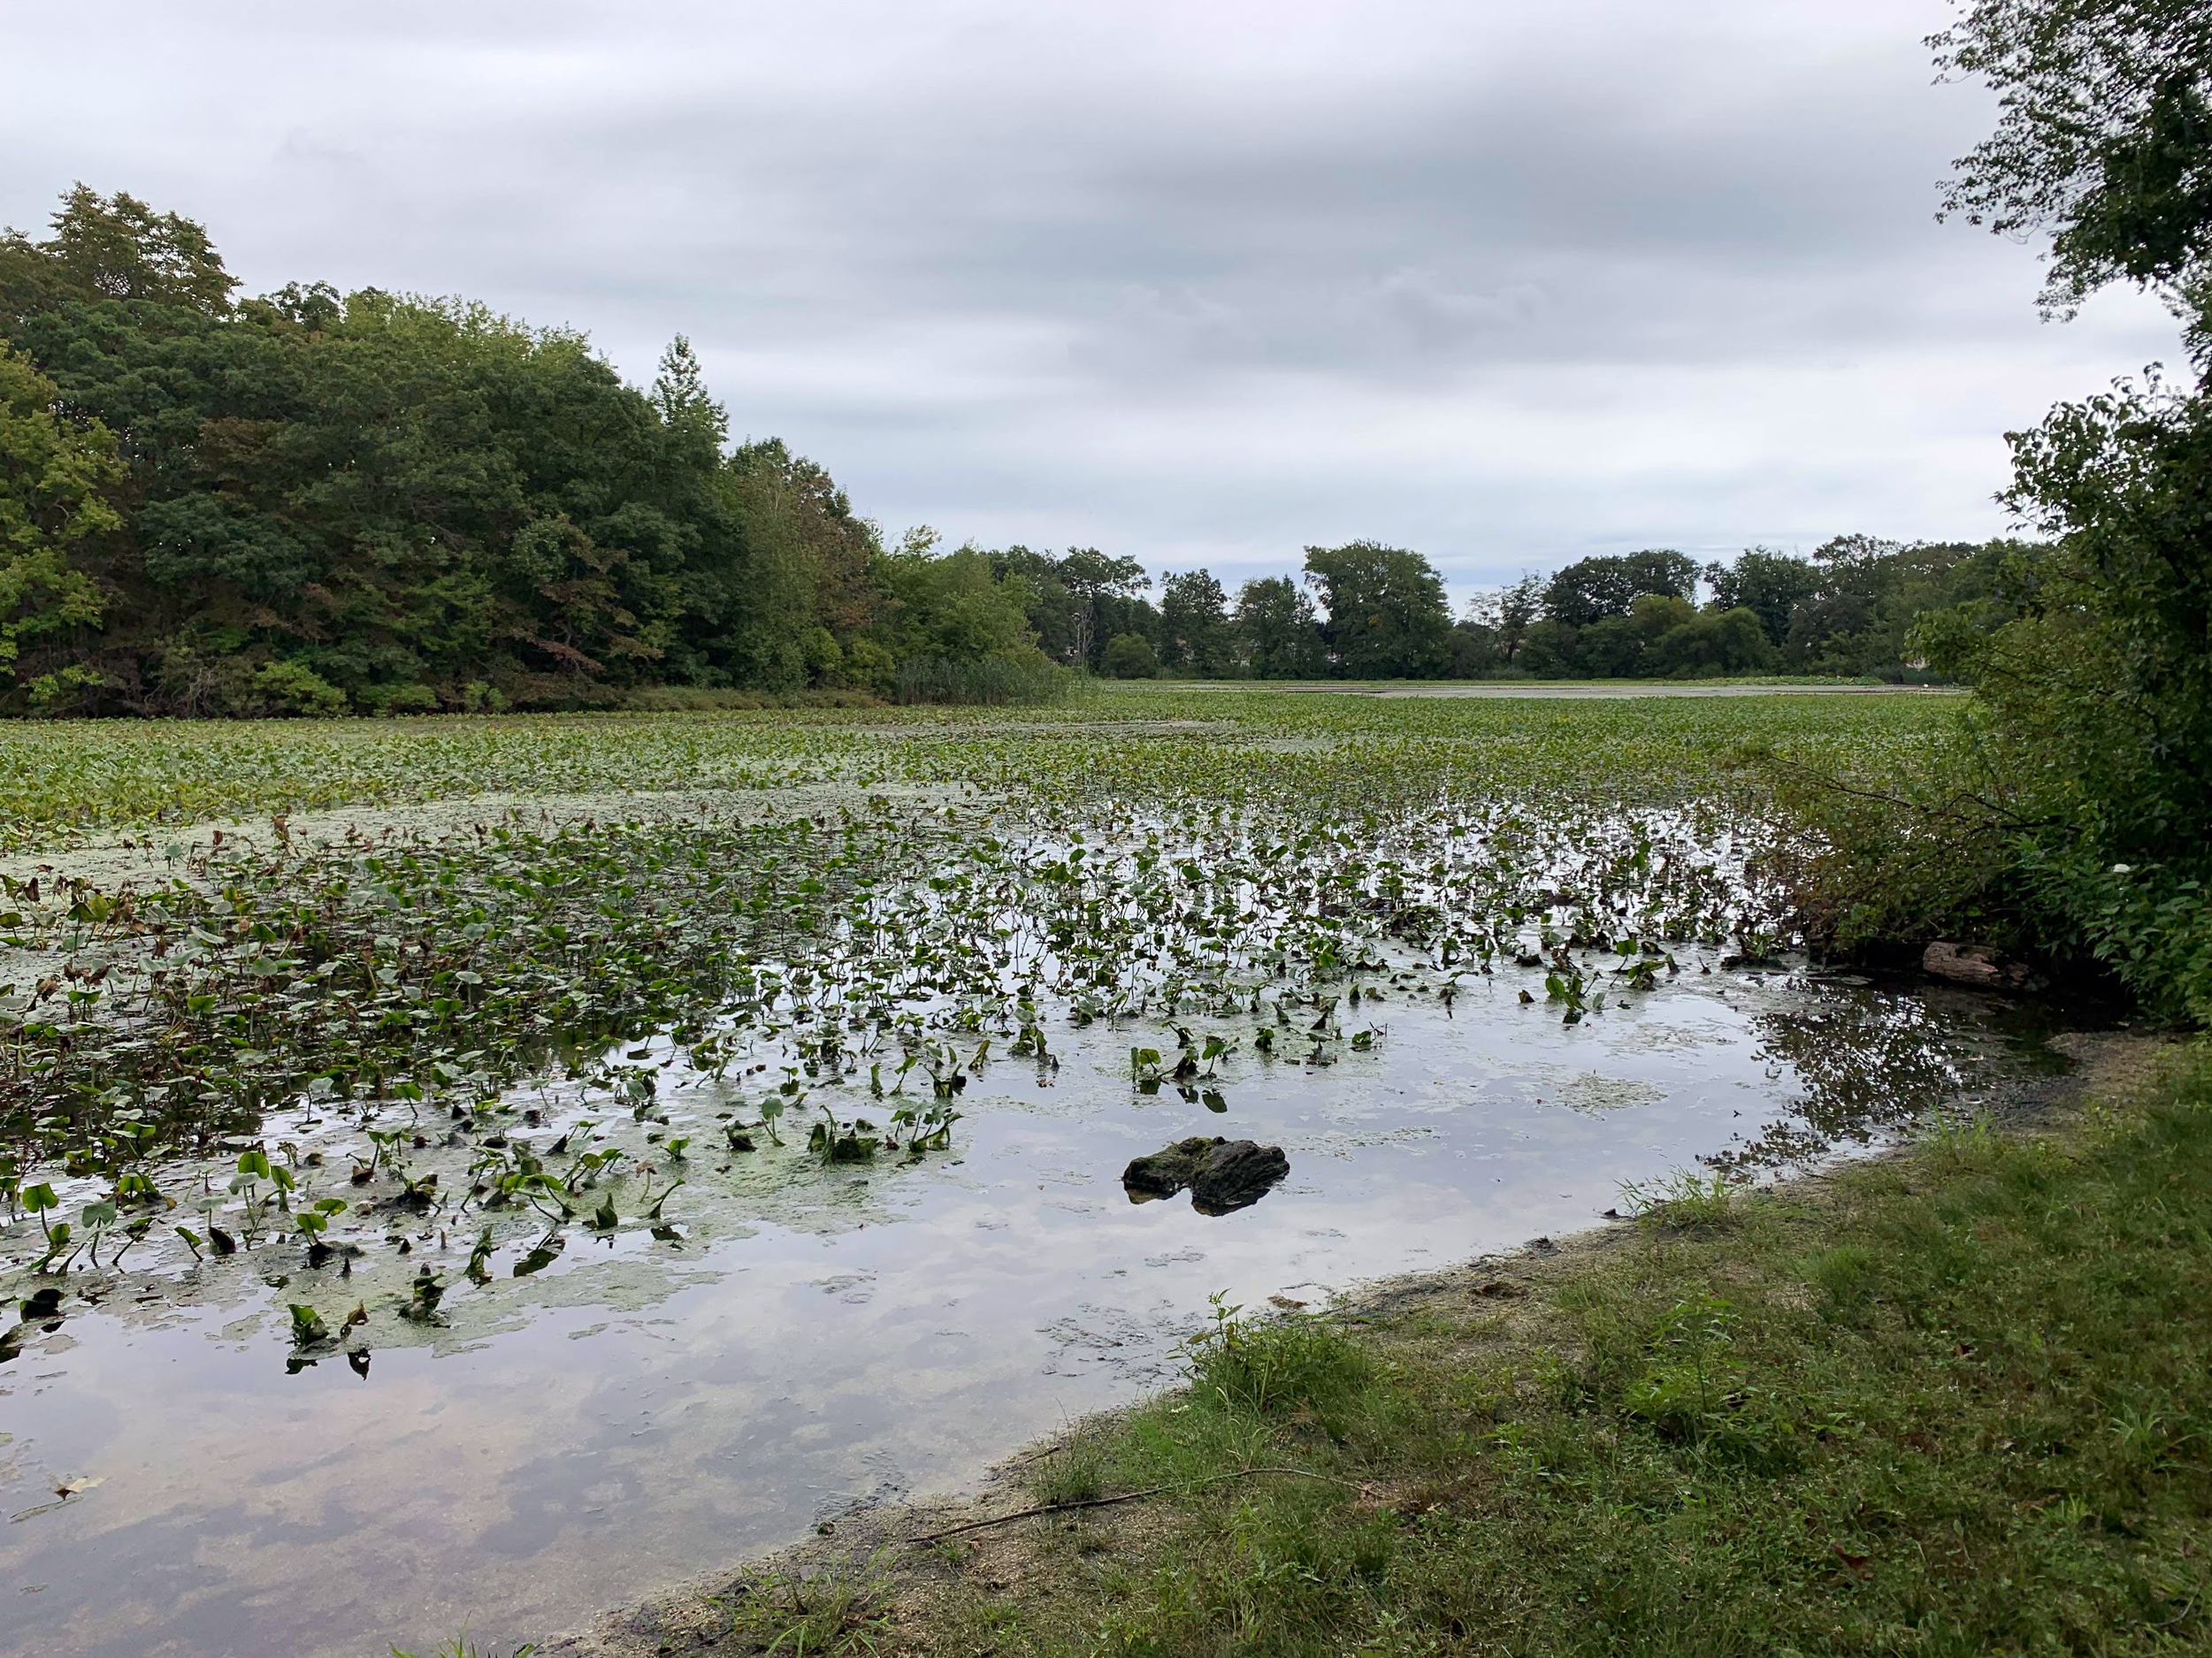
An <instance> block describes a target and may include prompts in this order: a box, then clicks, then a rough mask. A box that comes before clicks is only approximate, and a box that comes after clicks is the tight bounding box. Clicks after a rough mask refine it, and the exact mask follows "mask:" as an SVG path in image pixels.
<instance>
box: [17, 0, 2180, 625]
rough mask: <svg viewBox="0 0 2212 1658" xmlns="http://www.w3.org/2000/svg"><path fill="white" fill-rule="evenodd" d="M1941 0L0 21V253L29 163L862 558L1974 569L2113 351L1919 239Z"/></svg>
mask: <svg viewBox="0 0 2212 1658" xmlns="http://www.w3.org/2000/svg"><path fill="white" fill-rule="evenodd" d="M1945 16H1946V9H1945V7H1944V6H1943V4H1941V0H1665V4H1658V3H1657V0H1359V3H1358V4H1352V3H1351V0H1328V3H1326V4H1324V3H1322V0H1266V3H1265V4H1261V3H1260V0H1112V3H1111V4H1107V3H1106V0H1057V3H1055V0H1029V3H1027V4H1014V3H1013V0H808V4H791V3H790V0H779V3H778V4H757V3H756V0H721V3H719V4H699V3H694V4H654V3H651V0H627V3H626V4H593V5H586V4H564V3H563V0H529V3H528V4H480V3H478V0H440V3H439V4H418V3H416V0H383V3H382V4H377V5H372V6H350V7H325V8H312V7H303V6H301V5H299V4H296V0H286V3H285V4H248V3H241V0H232V3H230V4H176V0H106V3H105V4H100V5H97V6H90V5H85V6H63V5H56V4H50V0H40V3H39V4H35V5H33V4H24V3H23V0H0V43H4V45H0V50H4V53H5V57H6V60H7V65H8V73H7V80H8V83H9V93H8V96H7V97H6V99H5V100H0V163H4V164H0V221H4V222H7V223H11V224H14V225H19V226H21V227H24V228H27V229H32V228H42V227H43V225H44V223H45V221H46V218H47V217H48V215H49V214H50V212H51V210H52V208H53V205H54V202H55V198H56V197H57V195H59V193H60V192H61V191H63V190H64V189H65V188H66V187H68V186H69V185H70V183H71V182H72V181H73V180H80V179H81V180H84V181H85V182H86V183H88V184H89V185H91V186H92V187H95V188H96V189H99V190H102V191H111V190H116V189H126V190H129V191H132V192H134V194H137V195H142V196H145V197H148V198H149V199H150V200H151V201H152V202H154V203H155V204H156V205H157V206H158V207H163V208H174V209H176V210H180V211H182V212H184V213H186V214H188V215H189V216H190V217H192V218H197V219H200V220H201V221H203V223H205V224H206V225H207V226H208V227H209V229H210V231H211V232H212V233H213V234H214V237H215V239H216V241H217V245H218V247H219V248H222V250H223V252H224V254H225V256H226V258H227V259H228V261H229V264H230V265H231V268H232V270H233V271H234V272H236V273H237V274H238V275H239V276H240V277H241V278H242V279H244V281H245V283H246V285H247V287H249V289H251V290H256V291H258V290H264V289H267V288H271V287H276V286H279V284H281V283H283V282H286V281H287V280H292V279H326V280H329V281H332V282H334V283H337V284H338V285H339V286H341V287H361V286H364V285H369V284H374V285H376V286H379V287H387V288H395V289H402V290H409V291H417V292H427V293H459V294H467V295H469V296H471V297H472V298H478V299H482V300H485V301H486V302H490V303H491V304H493V305H494V306H495V307H497V308H499V309H502V310H507V311H509V312H512V313H514V314H517V315H518V316H521V317H526V318H528V319H529V320H531V321H532V322H536V323H540V324H566V325H573V326H575V327H577V328H580V329H583V330H585V331H586V332H589V333H590V334H591V336H592V337H593V340H594V341H595V342H596V343H597V345H598V346H599V348H600V349H601V350H602V351H603V352H605V353H606V354H607V355H608V357H610V358H611V359H612V360H613V361H614V362H615V363H616V364H617V365H619V367H620V368H621V369H622V371H624V373H625V374H626V375H628V376H629V377H630V378H632V379H635V380H638V381H640V382H643V381H645V380H648V379H650V378H651V377H652V373H653V368H654V361H655V359H656V358H657V356H658V355H659V353H660V350H661V348H662V346H663V345H664V344H665V343H666V341H667V340H668V339H669V337H670V335H671V334H673V333H676V332H685V333H687V334H689V335H690V337H691V338H692V340H693V342H694V344H695V345H696V346H697V348H698V349H699V351H700V355H701V357H702V358H703V359H704V361H705V363H706V365H707V368H708V375H709V378H710V379H711V381H712V383H713V386H714V389H715V391H716V394H717V395H718V396H720V397H721V398H722V399H723V401H725V402H726V403H727V404H728V405H729V408H730V411H731V422H732V425H733V427H734V429H735V431H736V432H738V433H739V435H745V434H751V435H754V436H764V435H768V434H770V433H774V434H777V435H780V436H782V437H784V438H785V439H788V440H789V441H791V442H792V444H793V446H794V447H797V448H798V449H800V450H801V451H802V452H804V453H806V454H808V455H813V456H814V457H815V459H816V460H819V461H820V462H823V464H825V465H826V466H828V467H829V468H830V470H831V472H832V473H834V474H835V476H836V477H837V478H838V480H839V481H840V482H841V483H843V484H844V485H846V488H847V489H848V490H849V491H850V492H851V493H852V496H853V501H854V503H855V505H856V507H857V508H859V510H861V511H862V512H864V513H866V514H868V515H869V516H872V517H874V518H876V520H877V521H878V522H879V523H882V524H883V526H884V530H885V531H886V533H887V534H888V535H890V536H892V537H893V538H895V537H896V536H897V535H898V534H899V531H902V530H903V529H904V528H906V527H907V525H910V524H914V523H925V522H926V523H931V524H934V525H936V526H937V527H938V529H940V530H941V531H944V532H945V534H946V536H947V537H948V538H949V539H952V540H954V541H957V540H961V539H969V538H972V539H976V540H978V541H980V542H983V543H984V544H986V545H992V546H998V545H1004V544H1006V543H1007V542H1011V541H1023V542H1027V543H1028V544H1029V545H1031V546H1051V547H1055V548H1057V547H1060V546H1067V545H1069V544H1086V545H1096V546H1099V547H1102V548H1104V549H1105V550H1106V551H1108V552H1111V553H1127V554H1136V555H1137V557H1138V558H1140V559H1142V560H1143V561H1144V562H1145V563H1146V565H1147V566H1149V567H1150V568H1152V569H1154V570H1155V571H1158V570H1160V569H1183V568H1188V567H1189V566H1190V565H1193V564H1198V563H1205V564H1208V565H1210V566H1211V567H1212V568H1213V569H1214V570H1215V571H1216V573H1217V574H1220V575H1221V576H1223V577H1224V578H1225V579H1229V580H1232V581H1233V580H1234V579H1236V578H1237V577H1244V576H1248V575H1253V574H1261V573H1267V572H1269V571H1273V570H1279V569H1287V568H1291V567H1294V566H1295V565H1296V564H1297V561H1298V559H1299V556H1300V554H1299V549H1300V548H1301V547H1302V546H1305V545H1307V544H1309V543H1335V542H1338V541H1343V540H1348V539H1352V538H1354V537H1368V538H1372V539H1380V540H1385V541H1389V542H1391V543H1394V544H1396V545H1398V546H1411V547H1415V548H1418V549H1420V551H1421V552H1423V553H1426V554H1428V555H1429V557H1430V558H1431V559H1433V560H1434V561H1435V562H1436V563H1437V565H1438V566H1439V567H1440V568H1442V569H1444V570H1445V572H1446V573H1447V575H1448V576H1449V577H1450V578H1451V582H1452V585H1453V586H1454V588H1455V589H1456V590H1458V591H1459V592H1467V591H1470V590H1472V589H1473V588H1476V587H1480V586H1482V585H1488V584H1492V583H1496V582H1500V581H1503V580H1506V579H1510V578H1511V577H1513V576H1514V575H1516V574H1517V573H1519V571H1521V570H1522V569H1550V568H1552V567H1555V566H1557V565H1558V564H1559V563H1562V562H1565V561H1567V560H1569V559H1572V558H1576V557H1580V556H1581V555H1583V554H1588V553H1593V552H1617V551H1622V550H1626V549H1631V548H1634V547H1641V546H1679V547H1682V548H1685V549H1688V550H1689V551H1691V552H1694V553H1695V554H1699V555H1700V556H1701V557H1704V556H1711V555H1715V554H1725V553H1727V552H1730V551H1733V550H1734V549H1735V548H1739V547H1741V546H1748V545H1751V544H1754V543H1763V544H1767V545H1772V546H1791V547H1797V548H1802V549H1805V550H1810V548H1811V547H1812V546H1815V545H1817V544H1818V542H1820V541H1822V540H1825V539H1826V538H1828V537H1829V536H1831V535H1833V534H1836V533H1838V532H1840V531H1853V530H1861V531H1868V532H1871V533H1873V534H1878V535H1885V536H1894V537H1898V538H1902V539H1915V538H1930V539H1934V538H1946V539H1948V538H1953V537H1981V536H1985V535H1989V534H1994V533H1996V532H1998V531H2000V530H2001V529H2002V526H2003V520H2002V515H2001V513H2000V512H1999V510H1998V509H1997V508H1995V507H1994V505H1993V504H1992V502H1991V500H1990V496H1991V493H1992V492H1993V491H1994V490H1995V489H1997V488H1998V487H1999V486H2000V485H2002V482H2003V479H2004V477H2005V471H2006V462H2005V450H2004V446H2003V441H2002V435H2001V434H2002V432H2004V431H2005V430H2006V429H2007V428H2008V427H2017V426H2020V425H2024V424H2032V422H2033V421H2034V420H2036V419H2037V418H2038V417H2039V416H2040V414H2041V412H2042V411H2043V409H2045V408H2047V406H2048V405H2049V404H2050V403H2051V402H2053V401H2055V400H2057V399H2058V398H2061V397H2063V396H2069V395H2078V394H2080V393H2085V392H2087V391H2090V390H2093V389H2094V388H2096V387H2097V386H2101V384H2102V383H2103V382H2104V381H2106V380H2107V379H2109V378H2111V377H2112V376H2113V375H2116V374H2118V373H2123V372H2127V371H2132V370H2135V369H2137V368H2139V367H2140V366H2141V365H2142V364H2143V363H2145V362H2147V361H2149V360H2152V359H2155V358H2166V359H2169V360H2176V361H2178V355H2179V354H2178V348H2177V347H2176V346H2175V343H2174V339H2175V336H2174V331H2173V329H2172V327H2171V325H2170V323H2169V322H2168V320H2167V319H2166V318H2165V317H2164V316H2163V314H2162V312H2160V311H2159V310H2158V309H2157V308H2156V307H2155V305H2154V304H2152V303H2151V302H2147V301H2144V300H2141V299H2139V298H2137V297H2136V296H2133V295H2129V294H2117V295H2108V296H2106V297H2104V298H2101V299H2100V300H2099V301H2098V302H2095V303H2094V304H2093V306H2092V307H2091V308H2090V309H2089V311H2088V312H2087V313H2086V315H2085V316H2084V317H2083V318H2082V319H2081V320H2079V321H2078V322H2075V323H2073V324H2070V325H2063V326H2062V325H2047V324H2041V323H2039V322H2038V321H2037V320H2036V317H2035V312H2034V307H2033V295H2034V292H2035V289H2036V287H2037V286H2038V282H2039V279H2040V266H2039V264H2038V263H2037V261H2036V258H2035V256H2034V251H2033V249H2032V248H2024V247H2020V246H2016V245H2012V244H2009V243H2006V242H2003V241H1998V240H1996V239H1995V238H1993V237H1990V236H1988V235H1986V233H1980V232H1977V231H1973V230H1970V229H1968V228H1967V227H1965V226H1964V225H1956V224H1954V225H1938V224H1936V223H1935V222H1934V220H1933V209H1934V205H1935V201H1936V190H1935V184H1936V181H1937V180H1939V179H1940V178H1941V176H1942V175H1943V174H1944V172H1946V170H1947V165H1948V161H1949V160H1950V158H1951V157H1953V156H1955V155H1956V154H1958V153H1959V152H1960V151H1961V150H1963V149H1965V148H1966V147H1967V146H1968V145H1970V144H1971V143H1972V142H1973V141H1975V140H1976V139H1977V138H1978V137H1979V136H1980V135H1981V134H1982V133H1983V132H1984V131H1986V127H1987V125H1988V123H1989V119H1990V107H1991V106H1990V102H1989V100H1988V97H1987V96H1986V93H1984V92H1982V91H1981V90H1979V88H1970V87H1961V86H1950V87H1939V86H1936V85H1934V84H1933V74H1932V71H1931V69H1930V66H1929V62H1928V54H1927V52H1926V50H1925V48H1924V47H1923V46H1922V45H1921V44H1920V41H1921V37H1922V36H1924V35H1925V34H1928V33H1929V32H1930V31H1931V30H1932V29H1933V28H1936V27H1940V25H1941V23H1942V22H1943V20H1944V19H1945Z"/></svg>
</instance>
